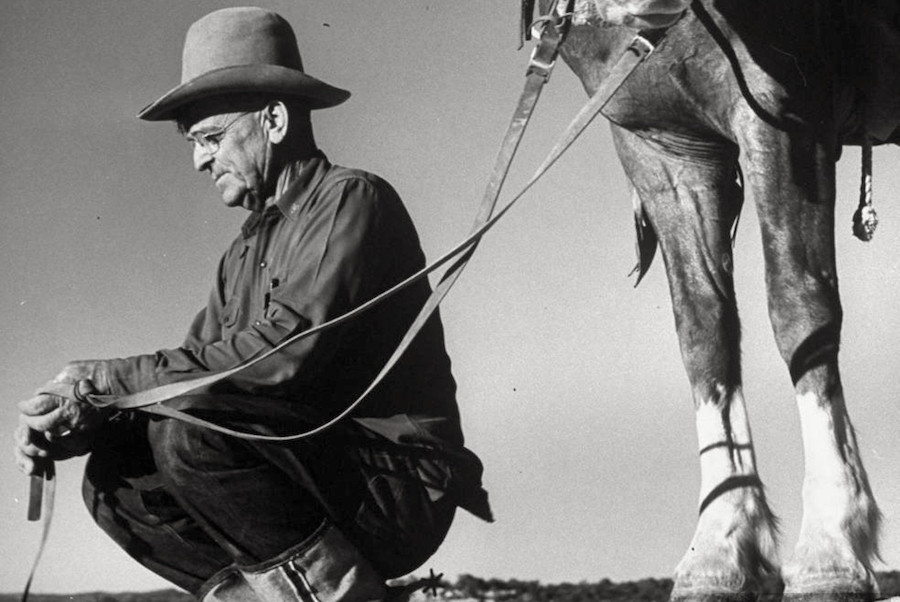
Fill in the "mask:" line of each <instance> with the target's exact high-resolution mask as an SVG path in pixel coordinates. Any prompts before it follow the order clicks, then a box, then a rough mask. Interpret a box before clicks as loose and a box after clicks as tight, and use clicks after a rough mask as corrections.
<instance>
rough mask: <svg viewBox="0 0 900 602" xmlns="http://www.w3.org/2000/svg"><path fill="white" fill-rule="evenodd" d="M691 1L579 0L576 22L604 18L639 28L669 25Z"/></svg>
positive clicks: (576, 8) (614, 23)
mask: <svg viewBox="0 0 900 602" xmlns="http://www.w3.org/2000/svg"><path fill="white" fill-rule="evenodd" d="M689 4H690V1H689V0H576V2H575V22H576V23H577V24H580V23H587V22H589V21H594V20H600V21H603V22H604V23H605V24H607V25H625V26H627V27H634V28H636V29H654V28H658V27H668V26H669V25H672V24H673V23H674V22H675V21H677V20H678V17H679V16H680V15H681V13H682V12H683V11H685V10H686V9H687V7H688V5H689Z"/></svg>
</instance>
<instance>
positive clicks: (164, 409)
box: [87, 27, 654, 441]
mask: <svg viewBox="0 0 900 602" xmlns="http://www.w3.org/2000/svg"><path fill="white" fill-rule="evenodd" d="M548 29H550V30H554V29H555V28H553V27H550V28H548ZM545 37H546V36H545ZM542 43H543V42H542ZM556 43H558V39H557V40H556ZM653 49H654V46H653V44H651V43H650V42H649V41H648V40H647V39H646V38H644V37H641V36H637V37H635V39H634V41H633V42H632V44H631V45H630V46H629V48H628V49H627V50H626V51H625V53H624V54H623V55H622V57H621V58H620V59H619V61H618V62H617V63H616V65H615V66H614V67H613V69H612V71H611V72H610V75H609V77H607V78H606V79H605V80H604V82H603V84H602V85H601V86H600V87H599V88H598V90H597V91H596V92H595V93H594V95H593V96H592V97H591V99H590V100H589V101H588V103H587V104H586V105H585V106H584V107H583V108H582V109H581V111H580V112H579V113H578V115H576V117H575V118H574V119H573V121H572V122H571V123H570V124H569V127H568V128H567V129H566V130H565V131H564V132H563V135H562V136H561V137H560V139H559V140H558V141H557V143H556V144H555V145H554V147H553V148H552V149H551V151H550V153H549V154H548V155H547V157H546V159H544V162H543V163H542V164H541V165H540V166H539V167H538V169H537V171H536V172H535V173H534V175H533V176H532V177H531V179H530V180H529V181H528V183H527V184H526V185H525V186H524V188H523V189H522V190H521V191H520V192H519V193H518V194H517V195H516V196H515V197H513V199H512V200H511V201H510V202H509V203H507V204H506V205H505V206H504V207H503V208H502V209H501V210H500V211H499V212H497V214H496V215H493V212H494V207H495V206H496V202H497V199H498V197H499V194H500V190H501V188H502V186H503V182H504V180H505V178H506V175H507V173H508V171H509V166H510V164H511V163H512V159H513V156H514V155H515V152H516V149H517V148H518V144H519V142H520V140H521V138H522V135H523V134H524V131H525V127H526V126H527V125H528V121H529V119H530V117H531V113H532V110H533V109H534V106H535V104H536V103H537V100H538V97H539V96H540V92H541V89H542V86H543V84H544V82H545V81H546V79H547V77H548V75H549V68H552V63H548V62H547V61H546V60H543V57H545V56H546V54H545V53H544V52H538V51H537V49H536V51H535V54H534V56H536V57H539V58H540V59H541V60H539V61H538V62H535V61H534V60H533V61H532V64H531V65H530V66H529V71H528V77H527V81H526V85H525V89H524V91H523V92H522V95H521V97H520V99H519V103H518V105H517V107H516V111H515V113H514V115H513V118H512V121H511V123H510V125H509V128H508V129H507V133H506V136H505V137H504V140H503V143H502V144H501V146H500V151H499V153H498V156H497V159H496V163H495V165H494V170H493V172H492V176H491V179H490V181H489V183H488V186H487V189H486V190H485V193H484V197H483V199H482V202H481V206H480V208H479V212H478V215H477V216H476V219H475V222H474V224H473V226H472V230H471V232H470V234H469V236H468V237H467V238H466V239H465V240H463V241H462V242H461V243H459V244H458V245H456V246H455V247H454V248H453V249H452V250H450V251H449V252H447V253H445V254H444V255H443V256H441V257H440V258H439V259H438V260H437V261H435V262H434V263H432V264H431V265H429V266H427V267H425V268H423V269H422V270H420V271H419V272H417V273H415V274H413V275H412V276H410V277H409V278H407V279H406V280H404V281H402V282H400V283H399V284H397V285H395V286H394V287H392V288H390V289H388V290H386V291H385V292H383V293H381V294H380V295H378V296H377V297H374V298H372V299H371V300H369V301H368V302H366V303H364V304H363V305H360V306H359V307H357V308H356V309H354V310H352V311H350V312H348V313H346V314H344V315H342V316H339V317H337V318H335V319H333V320H330V321H328V322H324V323H322V324H320V325H318V326H316V327H315V328H311V329H309V330H306V331H304V332H301V333H298V334H296V335H294V336H292V337H290V338H288V339H286V340H284V341H283V342H281V343H280V344H278V345H277V346H275V347H273V348H272V349H270V350H268V351H266V352H265V353H263V354H260V355H258V356H257V357H255V358H253V359H251V360H248V361H247V362H245V363H243V364H240V365H238V366H236V367H234V368H232V369H230V370H226V371H224V372H216V373H212V374H209V375H207V376H203V377H200V378H196V379H192V380H186V381H181V382H177V383H170V384H167V385H162V386H160V387H156V388H153V389H148V390H146V391H140V392H138V393H134V394H131V395H125V396H110V395H88V396H87V398H88V399H89V400H90V401H91V402H92V403H94V404H95V405H98V406H104V407H105V406H113V407H115V408H116V409H119V410H126V409H139V410H141V411H144V412H148V413H152V414H156V415H161V416H167V417H169V418H174V419H177V420H181V421H184V422H187V423H190V424H194V425H196V426H201V427H204V428H208V429H212V430H215V431H218V432H221V433H225V434H228V435H233V436H235V437H240V438H243V439H249V440H255V441H295V440H298V439H303V438H307V437H311V436H313V435H316V434H318V433H321V432H322V431H324V430H326V429H329V428H331V427H332V426H334V425H335V424H336V423H338V422H340V421H341V420H343V419H344V418H346V417H347V416H348V415H349V414H350V413H351V412H352V411H353V410H355V409H356V408H357V407H358V406H359V404H361V403H362V402H363V400H364V399H365V398H366V397H368V395H369V394H370V393H371V392H372V390H374V388H375V387H376V386H377V385H378V384H379V383H380V382H381V381H382V380H383V379H384V377H385V376H386V375H387V373H388V372H389V371H390V370H391V368H393V366H394V365H395V364H396V363H397V361H399V359H400V357H401V356H402V355H403V353H404V352H405V351H406V349H407V348H408V347H409V345H410V344H411V343H412V341H413V339H414V338H415V336H416V335H417V334H418V333H419V331H420V330H421V329H422V327H423V326H424V325H425V323H426V322H427V320H428V318H429V317H430V316H431V315H432V313H434V310H435V309H437V307H438V305H439V304H440V302H441V301H442V300H443V299H444V297H445V296H446V295H447V293H448V292H449V290H450V288H451V287H452V286H453V284H454V283H455V282H456V280H457V279H458V278H459V276H460V274H461V273H462V270H463V269H464V268H465V266H466V264H467V263H468V261H469V259H470V258H471V256H472V254H473V253H474V251H475V248H476V247H477V246H478V242H479V241H480V240H481V237H482V236H484V234H485V233H486V232H487V231H488V230H490V229H491V228H492V227H493V226H494V225H495V224H496V223H497V221H499V220H500V219H501V218H502V217H503V216H504V215H505V214H506V212H507V211H509V210H510V209H511V208H512V207H513V205H515V204H516V203H517V202H518V201H519V199H521V198H522V196H524V194H525V193H526V192H528V190H530V189H531V187H532V186H533V185H534V184H535V183H536V182H537V181H538V180H539V179H540V178H541V177H542V176H543V175H544V174H545V173H546V172H547V170H548V169H549V168H550V167H551V166H552V165H553V164H554V163H555V162H556V161H557V160H558V159H559V157H560V156H562V154H563V153H564V152H565V151H566V150H568V148H569V147H570V146H571V145H572V144H573V143H574V142H575V140H576V139H577V138H578V137H579V136H580V135H581V133H582V132H583V131H584V130H585V129H586V128H587V126H588V125H589V124H590V123H591V122H592V121H593V120H594V118H595V117H596V116H597V115H598V114H599V113H600V111H601V110H602V109H603V107H604V105H606V103H607V102H608V101H609V99H610V98H611V97H612V95H613V94H615V92H616V90H618V89H619V87H620V86H621V85H622V84H623V83H624V81H625V79H626V78H627V77H628V75H629V74H630V73H631V72H632V71H633V70H634V68H635V67H637V66H638V65H639V64H640V63H641V62H642V61H643V60H644V59H645V58H646V57H647V56H648V55H649V54H650V52H652V51H653ZM457 256H458V258H457V259H456V261H455V262H454V263H453V264H452V265H451V266H450V267H449V268H448V269H447V271H446V272H445V273H444V275H443V276H442V278H441V280H440V281H439V283H438V284H437V286H435V288H434V291H433V292H432V294H431V296H430V297H429V298H428V300H427V301H426V302H425V305H424V307H423V308H422V309H421V311H420V312H419V314H418V316H417V317H416V319H415V320H414V322H413V323H412V325H411V326H410V328H409V330H408V331H407V332H406V334H405V335H404V337H403V338H402V340H401V341H400V343H399V344H398V346H397V348H396V349H395V351H394V353H393V354H392V355H391V357H390V358H389V359H388V361H387V362H386V363H385V365H384V367H383V368H382V369H381V371H380V372H379V373H378V375H377V376H376V377H375V379H374V380H373V381H372V383H371V384H370V385H369V386H368V387H367V388H366V390H365V391H363V392H362V394H360V396H359V397H358V398H357V399H356V400H355V401H354V402H353V403H351V404H350V405H348V406H347V407H346V408H345V409H344V410H343V411H342V412H341V413H339V414H338V415H337V416H335V417H333V418H332V419H330V420H329V421H327V422H325V423H324V424H322V425H320V426H318V427H315V428H313V429H311V430H308V431H305V432H302V433H297V434H294V435H285V436H274V435H260V434H257V433H250V432H245V431H238V430H235V429H231V428H228V427H225V426H222V425H218V424H215V423H212V422H209V421H207V420H203V419H201V418H198V417H196V416H193V415H191V414H188V413H186V412H184V411H181V410H177V409H175V408H171V407H168V406H164V405H162V404H163V402H165V401H168V400H170V399H173V398H175V397H179V396H182V395H187V394H189V393H191V392H194V391H197V390H198V389H200V388H202V387H207V386H210V385H212V384H214V383H217V382H219V381H222V380H224V379H226V378H228V377H230V376H232V375H234V374H237V373H238V372H241V371H242V370H245V369H247V368H249V367H250V366H253V365H255V364H256V363H258V362H261V361H263V360H265V359H266V358H268V357H271V356H272V355H275V354H276V353H278V352H279V351H280V350H282V349H284V348H285V347H287V346H288V345H292V344H294V343H295V342H297V341H299V340H301V339H304V338H306V337H309V336H312V335H314V334H316V333H318V332H321V331H323V330H325V329H328V328H333V327H335V326H338V325H339V324H343V323H344V322H347V321H349V320H351V319H353V318H355V317H356V316H358V315H359V314H361V313H362V312H364V311H366V310H368V309H370V308H371V307H372V306H374V305H376V304H377V303H380V302H381V301H383V300H384V299H386V298H387V297H389V296H391V295H393V294H394V293H396V292H397V291H399V290H401V289H403V288H405V287H407V286H409V285H410V284H412V283H413V282H415V281H417V280H419V279H421V278H424V277H425V276H426V275H427V274H429V273H430V272H432V271H434V270H435V269H437V268H438V267H440V266H441V265H443V264H445V263H447V262H448V261H450V260H451V259H454V258H456V257H457Z"/></svg>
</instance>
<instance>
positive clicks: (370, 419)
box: [15, 8, 490, 602]
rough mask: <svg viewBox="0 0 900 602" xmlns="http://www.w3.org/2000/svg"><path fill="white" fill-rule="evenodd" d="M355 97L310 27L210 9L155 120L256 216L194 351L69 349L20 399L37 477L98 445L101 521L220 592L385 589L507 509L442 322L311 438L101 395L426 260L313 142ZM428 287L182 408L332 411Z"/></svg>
mask: <svg viewBox="0 0 900 602" xmlns="http://www.w3.org/2000/svg"><path fill="white" fill-rule="evenodd" d="M348 96H349V93H348V92H346V91H344V90H341V89H339V88H335V87H333V86H330V85H328V84H326V83H324V82H322V81H320V80H318V79H315V78H313V77H310V76H309V75H307V74H306V73H304V71H303V66H302V63H301V60H300V53H299V51H298V48H297V41H296V38H295V36H294V32H293V30H292V29H291V27H290V25H289V24H288V23H287V22H286V21H285V20H284V19H283V18H281V17H280V16H278V15H276V14H274V13H272V12H268V11H264V10H262V9H257V8H232V9H225V10H220V11H216V12H214V13H211V14H209V15H207V16H205V17H204V18H202V19H200V20H199V21H197V22H196V23H194V24H193V25H192V26H191V27H190V29H189V30H188V33H187V37H186V40H185V46H184V55H183V63H182V83H181V84H180V85H179V86H177V87H175V88H174V89H172V90H171V91H170V92H168V93H166V94H165V95H163V96H162V97H161V98H160V99H159V100H157V101H156V102H154V103H152V104H150V105H149V106H148V107H146V108H145V109H143V110H142V111H141V112H140V115H139V117H140V118H142V119H146V120H150V121H166V120H171V121H175V122H176V123H177V125H178V128H179V130H180V131H181V132H182V133H183V134H184V137H185V138H186V139H187V141H188V142H189V143H190V145H191V147H192V152H193V162H194V167H195V168H196V169H197V170H198V171H200V172H206V173H207V174H208V175H209V176H210V177H211V178H212V179H213V182H214V185H215V187H216V188H217V190H218V192H219V194H220V195H221V196H222V199H223V200H224V202H225V204H226V205H227V206H228V207H241V208H243V209H246V210H247V211H249V212H250V214H249V217H248V218H247V221H246V222H245V223H244V225H243V226H242V228H241V232H240V234H239V235H238V236H237V238H236V239H235V240H234V242H233V243H232V244H231V246H230V247H229V248H228V249H227V250H226V251H225V254H224V255H223V257H222V259H221V262H220V264H219V268H218V273H217V274H216V279H215V286H214V287H213V290H212V293H211V294H210V297H209V301H208V303H207V305H206V307H205V308H204V309H203V310H202V311H200V313H199V314H197V317H196V318H195V319H194V321H193V323H192V325H191V326H190V329H189V331H188V334H187V337H186V339H185V341H184V343H183V344H182V345H181V346H180V347H178V348H175V349H165V350H161V351H157V352H155V353H152V354H146V355H137V356H134V357H129V358H124V359H111V360H96V361H77V362H72V363H70V364H68V365H66V366H65V367H64V369H63V370H62V372H60V374H59V375H57V377H56V378H55V379H54V380H53V381H51V382H50V383H48V384H47V385H45V386H44V387H42V388H41V389H40V390H39V392H38V394H37V395H36V396H35V397H33V398H32V399H29V400H27V401H24V402H22V403H20V411H21V416H20V424H19V427H18V429H17V431H16V449H15V455H16V461H17V462H18V464H19V466H20V467H21V469H22V470H23V471H24V472H25V473H26V474H35V473H37V472H39V470H40V463H41V461H42V460H43V459H45V458H49V459H54V460H61V459H65V458H67V457H71V456H73V455H78V454H83V453H88V452H90V454H91V456H90V458H89V460H88V463H87V469H86V475H85V479H84V496H85V500H86V502H87V505H88V508H89V510H90V512H91V515H92V516H93V517H94V519H95V520H96V522H97V523H98V524H99V526H100V527H101V528H102V529H103V530H104V531H106V532H107V533H108V534H109V535H110V536H111V537H112V538H113V539H114V540H115V541H116V542H117V543H118V544H119V545H120V546H122V548H124V550H125V551H126V552H127V553H128V554H130V555H131V556H132V557H133V558H135V559H136V560H137V561H138V562H140V563H141V564H143V565H144V566H146V567H147V568H149V569H150V570H152V571H154V572H156V573H158V574H159V575H161V576H162V577H164V578H166V579H168V580H169V581H171V582H172V583H174V584H175V585H178V586H180V587H182V588H184V589H186V590H187V591H189V592H191V593H193V594H195V595H196V596H197V597H198V598H200V599H203V600H209V601H213V600H265V601H272V602H275V601H282V600H304V601H307V602H312V601H314V600H318V601H319V602H337V601H342V602H358V601H366V600H381V599H384V598H385V596H386V588H385V579H388V578H393V577H397V576H400V575H403V574H406V573H408V572H410V571H412V570H414V569H416V568H417V567H419V566H421V565H422V564H423V563H424V562H425V561H426V560H427V559H428V557H429V556H430V555H431V554H433V553H434V552H435V550H436V549H437V548H438V546H439V545H440V543H441V542H442V541H443V539H444V537H445V535H446V533H447V530H448V529H449V527H450V523H451V522H452V520H453V516H454V512H455V510H456V508H457V507H462V508H465V509H467V510H469V511H470V512H472V513H473V514H475V515H477V516H479V517H481V518H483V519H485V520H490V509H489V507H488V503H487V496H486V494H485V492H484V490H483V489H482V487H481V464H480V462H479V461H478V459H477V458H476V457H475V456H474V455H473V454H472V453H471V452H469V451H468V450H466V449H465V447H464V446H463V437H462V433H461V430H460V421H459V415H458V410H457V405H456V399H455V390H456V385H455V382H454V380H453V377H452V375H451V372H450V361H449V359H448V357H447V354H446V352H445V350H444V340H443V332H442V327H441V323H440V319H439V317H438V315H437V314H435V315H434V316H433V317H432V318H431V319H430V321H429V322H428V323H427V325H426V327H425V328H424V329H423V331H422V332H421V333H420V335H419V336H418V337H417V339H416V340H415V341H414V343H413V344H412V347H411V348H410V350H409V351H408V352H407V353H406V354H405V355H404V357H403V358H402V359H401V360H400V361H399V363H398V364H397V365H396V366H395V367H394V368H393V370H392V371H391V372H390V373H389V374H388V376H387V377H386V378H385V379H384V381H382V382H381V383H380V384H379V385H378V386H377V388H376V389H375V390H374V391H373V392H372V394H371V395H370V396H369V397H368V398H367V399H366V401H365V402H364V403H363V405H361V406H360V407H359V408H358V409H357V410H356V411H355V412H354V413H353V414H352V416H351V418H349V419H347V420H344V421H342V422H340V423H338V424H337V425H336V426H335V427H333V428H331V429H329V430H326V431H324V432H322V433H320V434H318V435H316V436H314V437H311V438H307V439H301V440H299V441H293V442H284V443H271V442H261V441H250V440H245V439H241V438H235V437H232V436H229V435H226V434H221V433H219V432H216V431H213V430H209V429H206V428H204V427H202V426H195V425H193V424H190V423H187V422H184V421H180V420H174V419H171V418H159V417H152V416H150V415H148V414H145V413H136V412H131V413H123V414H118V413H113V412H110V411H109V410H103V409H97V408H95V407H94V406H92V405H91V404H90V403H88V402H86V401H84V399H85V395H86V394H88V393H99V394H112V395H123V394H128V393H133V392H138V391H143V390H147V389H150V388H153V387H156V386H159V385H162V384H166V383H171V382H176V381H180V380H185V379H190V378H193V377H197V376H200V375H203V374H204V373H208V372H214V371H222V370H226V369H229V368H232V367H234V366H236V365H238V364H240V363H241V362H243V361H244V360H246V359H248V358H251V357H253V356H256V355H258V354H260V353H262V352H264V351H265V350H268V349H271V348H272V347H274V346H276V345H277V344H278V343H279V342H281V341H284V340H285V339H286V338H288V337H290V336H291V335H294V334H296V333H298V332H301V331H304V330H307V329H309V328H311V327H314V326H316V325H318V324H321V323H323V322H325V321H327V320H330V319H332V318H334V317H336V316H339V315H341V314H343V313H345V312H347V311H348V310H350V309H353V308H354V307H357V306H359V305H360V304H362V303H363V302H365V301H367V300H368V299H371V298H372V297H374V296H375V295H377V294H378V293H380V292H382V291H384V290H386V289H387V288H389V287H390V286H391V285H393V284H395V283H397V282H399V281H401V280H403V279H404V278H406V277H407V276H409V275H410V274H412V273H414V272H416V271H417V270H419V269H420V268H421V267H423V265H424V255H423V252H422V250H421V247H420V244H419V240H418V236H417V234H416V231H415V228H414V226H413V224H412V222H411V220H410V217H409V215H408V214H407V212H406V209H405V208H404V206H403V204H402V202H401V200H400V199H399V198H398V196H397V193H396V192H395V191H394V190H393V189H392V188H391V186H390V185H389V184H387V183H386V182H385V181H384V180H382V179H380V178H378V177H376V176H374V175H372V174H369V173H366V172H363V171H359V170H354V169H347V168H343V167H339V166H336V165H332V164H331V163H329V161H328V159H326V157H325V155H324V154H323V153H322V152H321V151H320V150H319V149H318V148H317V146H316V143H315V140H314V137H313V131H312V126H311V123H310V111H311V110H313V109H322V108H326V107H332V106H335V105H337V104H340V103H341V102H343V101H344V100H346V99H347V97H348ZM428 295H429V287H428V284H427V281H424V280H422V281H419V283H418V284H416V285H413V286H411V287H409V288H406V289H404V290H403V291H402V292H400V293H399V294H397V295H395V296H393V297H391V298H390V299H388V300H387V301H385V302H384V303H381V304H380V305H378V306H376V307H375V308H373V309H371V310H369V311H367V312H366V313H364V314H363V315H362V316H361V317H360V318H358V319H356V320H353V321H350V322H347V323H345V324H343V325H342V326H340V327H337V328H333V329H330V330H325V331H322V332H320V333H319V334H317V335H314V336H311V337H309V338H306V339H303V340H301V341H300V342H298V343H296V344H294V345H291V346H289V347H287V348H285V349H284V350H283V351H281V352H279V353H277V354H275V355H273V356H272V357H270V358H268V359H266V360H264V361H263V362H260V363H258V364H256V365H254V366H252V367H251V368H249V369H247V370H245V371H243V372H241V373H239V374H238V375H236V376H234V377H232V378H230V379H228V380H227V381H223V382H220V383H217V384H215V385H213V386H211V387H208V388H207V389H201V390H199V392H196V393H192V394H190V395H187V396H182V397H179V398H176V399H175V400H172V401H171V402H170V405H174V406H175V407H177V408H179V409H182V410H184V411H186V412H188V413H192V414H194V415H196V416H201V417H204V418H208V419H211V420H212V421H213V422H218V423H220V424H226V425H228V426H231V427H235V428H239V429H242V430H250V431H253V432H256V433H261V434H270V435H284V434H290V433H293V432H296V431H301V430H303V429H305V428H309V427H312V426H316V425H318V424H321V423H322V422H325V421H326V420H328V419H329V418H331V417H333V416H335V415H336V414H338V413H339V412H340V411H341V410H342V409H344V408H345V407H346V406H348V405H349V404H350V403H351V402H352V401H353V400H354V399H355V398H356V397H357V396H358V395H359V394H360V393H361V392H362V391H363V390H364V389H365V388H366V386H367V385H368V384H369V383H370V382H371V381H372V380H373V379H374V377H375V375H376V374H377V373H378V371H379V370H380V369H381V367H382V366H383V365H384V364H385V362H386V361H387V358H388V357H389V356H390V354H391V352H392V351H393V349H394V348H395V346H396V345H397V343H398V342H399V340H400V338H401V337H402V336H403V334H404V332H405V331H406V329H407V327H408V326H409V324H410V323H411V322H412V320H413V318H414V317H415V315H416V313H417V312H418V310H419V308H421V306H422V304H423V303H424V301H425V299H426V298H427V297H428ZM66 386H68V390H71V391H73V394H72V395H65V394H64V393H61V391H65V390H66Z"/></svg>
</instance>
